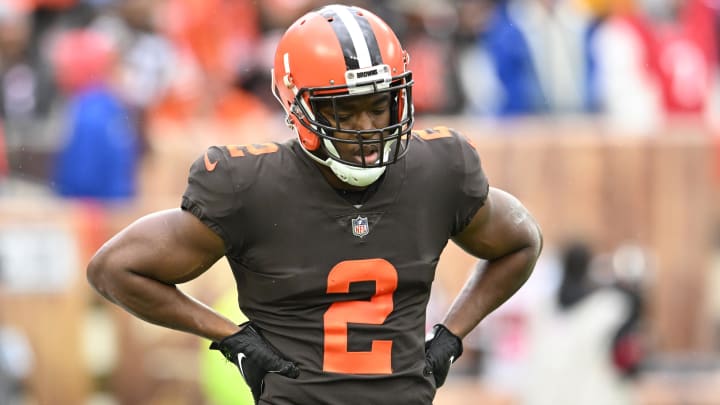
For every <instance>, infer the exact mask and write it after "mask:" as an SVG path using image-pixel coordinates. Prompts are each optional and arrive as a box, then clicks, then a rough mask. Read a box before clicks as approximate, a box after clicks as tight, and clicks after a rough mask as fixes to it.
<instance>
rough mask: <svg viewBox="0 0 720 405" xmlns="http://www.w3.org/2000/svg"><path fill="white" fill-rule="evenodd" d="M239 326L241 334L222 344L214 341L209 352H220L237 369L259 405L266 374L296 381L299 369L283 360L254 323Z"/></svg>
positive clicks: (224, 340)
mask: <svg viewBox="0 0 720 405" xmlns="http://www.w3.org/2000/svg"><path fill="white" fill-rule="evenodd" d="M240 327H241V328H242V329H240V331H239V332H237V333H235V334H233V335H230V336H227V337H225V338H224V339H223V340H221V341H219V342H213V343H212V344H211V345H210V349H212V350H219V351H220V352H221V353H222V354H223V356H225V358H226V359H228V360H229V361H231V362H232V363H233V364H235V365H236V366H237V368H238V370H240V374H242V376H243V378H244V379H245V382H246V383H247V385H248V386H249V387H250V391H251V392H252V395H253V398H254V399H255V403H257V402H258V401H259V399H260V394H262V391H263V386H264V381H263V379H264V378H265V375H266V374H267V373H277V374H280V375H283V376H285V377H289V378H297V377H298V375H300V369H298V367H297V366H296V365H295V364H294V363H292V362H290V361H287V360H285V359H283V358H282V357H280V355H279V354H278V352H277V351H276V350H275V349H274V348H273V347H272V346H271V345H270V343H269V342H268V341H267V340H265V338H264V337H263V336H262V334H261V333H260V330H259V329H258V328H257V327H256V326H255V325H254V324H253V323H252V322H246V323H244V324H242V325H240Z"/></svg>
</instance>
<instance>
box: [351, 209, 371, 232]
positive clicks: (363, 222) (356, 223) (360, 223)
mask: <svg viewBox="0 0 720 405" xmlns="http://www.w3.org/2000/svg"><path fill="white" fill-rule="evenodd" d="M352 231H353V235H355V236H357V237H358V238H362V237H363V236H365V235H367V234H368V232H370V226H369V225H368V219H367V218H366V217H361V216H359V215H358V217H357V218H355V219H353V220H352Z"/></svg>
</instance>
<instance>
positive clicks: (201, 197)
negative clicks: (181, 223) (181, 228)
mask: <svg viewBox="0 0 720 405" xmlns="http://www.w3.org/2000/svg"><path fill="white" fill-rule="evenodd" d="M229 163H230V162H229V161H228V157H227V155H226V152H225V149H224V148H220V147H216V146H211V147H210V148H208V149H207V151H206V152H205V154H204V155H203V156H201V157H199V158H198V159H197V160H195V162H193V164H192V166H191V167H190V174H189V176H188V184H187V188H186V189H185V193H184V194H183V197H182V203H181V205H180V207H181V208H182V209H183V210H185V211H188V212H190V213H191V214H193V215H195V216H196V217H197V218H198V219H200V221H202V222H203V223H204V224H205V225H207V226H208V227H209V228H210V229H212V230H213V231H214V232H215V233H217V234H218V235H219V236H220V237H221V238H222V239H223V241H224V242H225V248H226V249H227V250H231V249H232V248H233V247H236V246H234V245H236V244H237V241H234V240H232V238H231V233H230V231H229V230H230V229H231V227H232V226H233V223H234V222H236V220H235V218H234V216H235V213H236V212H237V211H238V209H239V199H238V198H237V196H236V190H235V186H234V184H235V182H234V181H233V178H232V175H233V174H232V171H231V168H230V164H229Z"/></svg>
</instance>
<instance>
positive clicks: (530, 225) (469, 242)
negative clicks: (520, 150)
mask: <svg viewBox="0 0 720 405" xmlns="http://www.w3.org/2000/svg"><path fill="white" fill-rule="evenodd" d="M453 241H454V242H455V243H457V244H458V246H460V247H461V248H463V249H464V250H466V251H467V252H469V253H471V254H472V255H474V256H476V257H480V258H483V259H495V258H499V257H502V256H504V255H506V254H509V253H512V252H515V251H518V250H520V249H523V248H527V247H531V248H535V249H540V247H541V245H542V240H541V235H540V230H539V227H538V225H537V223H536V222H535V219H534V218H533V217H532V216H531V215H530V213H529V212H528V210H527V209H526V208H525V207H524V206H523V205H522V203H521V202H520V201H519V200H518V199H517V198H515V197H514V196H513V195H511V194H509V193H507V192H505V191H503V190H500V189H497V188H493V187H490V189H489V191H488V197H487V200H486V201H485V204H484V205H483V206H482V207H480V209H478V211H477V212H476V213H475V215H474V217H473V219H472V220H471V221H470V223H469V224H468V225H467V226H466V227H465V229H463V231H462V232H460V233H459V234H458V235H456V236H455V237H454V238H453Z"/></svg>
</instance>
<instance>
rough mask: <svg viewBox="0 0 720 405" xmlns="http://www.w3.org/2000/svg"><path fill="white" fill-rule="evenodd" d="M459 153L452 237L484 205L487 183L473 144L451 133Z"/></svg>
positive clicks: (456, 161) (456, 167)
mask: <svg viewBox="0 0 720 405" xmlns="http://www.w3.org/2000/svg"><path fill="white" fill-rule="evenodd" d="M451 132H452V134H453V136H454V137H455V140H456V141H457V146H458V148H459V151H458V153H457V159H456V160H455V163H456V166H455V170H456V174H457V176H458V178H459V179H460V183H459V187H458V190H457V196H456V211H455V223H454V224H453V229H452V236H455V235H457V234H458V233H460V232H462V230H463V229H465V227H466V226H467V225H468V224H469V223H470V221H471V220H472V218H473V216H474V215H475V213H476V212H477V210H478V209H480V207H482V206H483V204H485V200H486V199H487V195H488V191H489V183H488V179H487V176H485V172H484V171H483V168H482V164H481V161H480V155H479V154H478V151H477V149H476V147H475V145H474V144H472V143H471V141H470V140H469V139H468V138H466V137H465V136H463V135H461V134H459V133H457V132H456V131H452V130H451Z"/></svg>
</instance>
